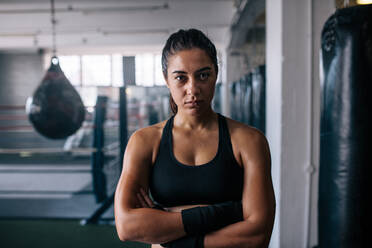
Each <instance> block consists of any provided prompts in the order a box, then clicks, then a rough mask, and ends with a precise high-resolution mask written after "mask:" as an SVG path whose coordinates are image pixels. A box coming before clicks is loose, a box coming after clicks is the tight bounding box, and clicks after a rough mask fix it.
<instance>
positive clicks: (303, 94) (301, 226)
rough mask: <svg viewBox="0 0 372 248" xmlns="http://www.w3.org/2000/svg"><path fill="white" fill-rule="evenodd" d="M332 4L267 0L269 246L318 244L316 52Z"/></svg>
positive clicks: (326, 1) (329, 0) (322, 0)
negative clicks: (272, 209)
mask: <svg viewBox="0 0 372 248" xmlns="http://www.w3.org/2000/svg"><path fill="white" fill-rule="evenodd" d="M331 3H332V5H331ZM333 4H334V2H333V1H332V0H314V1H311V0H266V61H267V63H266V66H267V67H266V73H267V74H266V76H267V87H266V90H267V91H266V94H267V95H266V106H267V109H266V120H267V121H266V122H267V124H266V130H267V131H266V132H267V138H268V140H269V144H270V148H271V154H272V175H273V183H274V188H275V194H276V200H277V209H276V219H275V225H274V232H273V235H272V239H271V243H270V247H296V248H297V247H303V248H307V247H311V246H312V245H315V244H316V243H317V235H316V233H317V226H316V225H317V222H316V219H317V216H316V215H317V206H316V204H317V199H318V197H317V196H318V192H317V191H318V187H317V186H318V181H317V175H316V176H313V177H312V175H313V174H312V171H314V170H315V171H316V172H317V168H318V160H319V155H318V154H319V152H318V150H319V114H320V111H319V102H320V92H319V76H318V74H319V71H318V65H319V55H318V54H319V43H320V32H321V28H322V25H323V23H324V21H325V19H326V18H327V17H328V16H329V13H330V12H331V11H332V10H333V7H332V10H331V11H330V6H333ZM324 9H326V11H325V10H324ZM315 68H317V69H315Z"/></svg>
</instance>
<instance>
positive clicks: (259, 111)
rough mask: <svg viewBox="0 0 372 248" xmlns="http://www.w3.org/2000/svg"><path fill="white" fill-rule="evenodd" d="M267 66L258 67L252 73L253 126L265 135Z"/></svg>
mask: <svg viewBox="0 0 372 248" xmlns="http://www.w3.org/2000/svg"><path fill="white" fill-rule="evenodd" d="M265 73H266V70H265V66H264V65H261V66H259V67H257V68H256V69H255V70H254V71H253V73H252V92H253V94H252V114H253V118H252V119H253V123H252V125H253V126H254V127H256V128H258V129H260V130H261V131H262V132H263V133H265V128H266V80H265Z"/></svg>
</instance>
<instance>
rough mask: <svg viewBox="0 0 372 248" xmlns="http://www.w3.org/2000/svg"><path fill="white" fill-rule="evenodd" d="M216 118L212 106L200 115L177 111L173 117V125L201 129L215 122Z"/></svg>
mask: <svg viewBox="0 0 372 248" xmlns="http://www.w3.org/2000/svg"><path fill="white" fill-rule="evenodd" d="M217 118H218V117H217V114H216V113H215V112H214V111H213V110H212V108H209V109H208V110H207V111H205V112H204V113H203V114H201V115H190V114H187V113H184V112H182V111H179V112H177V114H176V115H175V117H174V125H175V126H178V127H182V128H185V129H192V130H201V129H205V128H209V127H210V126H211V125H213V124H214V123H216V122H217Z"/></svg>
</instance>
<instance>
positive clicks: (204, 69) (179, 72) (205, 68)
mask: <svg viewBox="0 0 372 248" xmlns="http://www.w3.org/2000/svg"><path fill="white" fill-rule="evenodd" d="M206 70H212V68H211V67H209V66H206V67H203V68H201V69H199V70H197V71H195V73H199V72H202V71H206ZM172 73H177V74H187V73H186V72H185V71H173V72H172Z"/></svg>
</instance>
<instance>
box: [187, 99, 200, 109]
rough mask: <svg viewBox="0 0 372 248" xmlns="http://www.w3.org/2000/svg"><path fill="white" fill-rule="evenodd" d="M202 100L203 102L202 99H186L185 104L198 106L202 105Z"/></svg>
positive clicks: (193, 106) (192, 106)
mask: <svg viewBox="0 0 372 248" xmlns="http://www.w3.org/2000/svg"><path fill="white" fill-rule="evenodd" d="M201 102H202V100H195V101H186V102H185V105H186V106H187V107H191V108H196V107H199V106H200V104H201Z"/></svg>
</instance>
